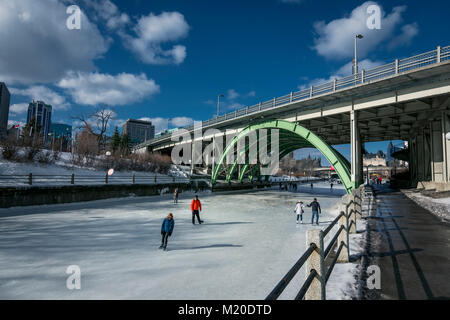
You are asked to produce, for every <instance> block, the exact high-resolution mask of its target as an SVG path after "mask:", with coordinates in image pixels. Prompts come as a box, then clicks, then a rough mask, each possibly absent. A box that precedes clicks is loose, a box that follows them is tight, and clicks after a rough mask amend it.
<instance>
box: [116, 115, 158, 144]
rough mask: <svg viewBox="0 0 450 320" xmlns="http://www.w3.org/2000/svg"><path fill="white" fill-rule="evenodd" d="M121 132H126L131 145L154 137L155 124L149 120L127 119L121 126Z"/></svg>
mask: <svg viewBox="0 0 450 320" xmlns="http://www.w3.org/2000/svg"><path fill="white" fill-rule="evenodd" d="M122 132H123V133H125V134H128V136H129V137H130V141H131V143H132V144H133V145H135V144H139V143H141V142H144V141H146V140H151V139H153V138H154V137H155V126H154V125H152V123H151V122H150V121H143V120H135V119H128V120H127V121H126V122H125V123H124V124H123V127H122Z"/></svg>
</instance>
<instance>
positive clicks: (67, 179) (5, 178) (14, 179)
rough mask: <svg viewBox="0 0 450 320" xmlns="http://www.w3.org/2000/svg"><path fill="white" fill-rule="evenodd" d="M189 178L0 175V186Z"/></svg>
mask: <svg viewBox="0 0 450 320" xmlns="http://www.w3.org/2000/svg"><path fill="white" fill-rule="evenodd" d="M189 182H190V179H189V178H182V177H171V176H166V175H158V174H154V175H148V176H139V175H135V174H133V175H131V176H108V174H105V175H75V174H71V175H34V174H32V173H29V174H28V175H0V187H7V186H18V185H30V186H31V185H40V186H43V185H49V186H52V185H103V184H173V183H189Z"/></svg>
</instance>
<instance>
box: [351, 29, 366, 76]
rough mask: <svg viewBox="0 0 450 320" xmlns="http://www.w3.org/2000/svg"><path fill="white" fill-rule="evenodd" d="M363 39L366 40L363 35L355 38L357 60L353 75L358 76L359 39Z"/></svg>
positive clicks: (354, 62)
mask: <svg viewBox="0 0 450 320" xmlns="http://www.w3.org/2000/svg"><path fill="white" fill-rule="evenodd" d="M362 38H364V36H363V35H362V34H357V35H356V36H355V59H354V60H353V74H358V39H362Z"/></svg>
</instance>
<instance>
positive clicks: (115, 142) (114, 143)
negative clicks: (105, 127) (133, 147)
mask: <svg viewBox="0 0 450 320" xmlns="http://www.w3.org/2000/svg"><path fill="white" fill-rule="evenodd" d="M120 146H121V138H120V135H119V129H118V128H117V127H116V128H115V129H114V134H113V136H112V139H111V149H112V151H113V152H116V151H117V150H118V149H119V148H120Z"/></svg>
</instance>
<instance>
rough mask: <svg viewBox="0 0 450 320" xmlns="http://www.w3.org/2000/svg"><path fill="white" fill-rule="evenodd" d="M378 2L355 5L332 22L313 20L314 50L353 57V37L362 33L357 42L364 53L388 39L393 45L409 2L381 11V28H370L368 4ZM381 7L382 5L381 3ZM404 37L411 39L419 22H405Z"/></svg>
mask: <svg viewBox="0 0 450 320" xmlns="http://www.w3.org/2000/svg"><path fill="white" fill-rule="evenodd" d="M370 5H378V4H377V3H376V2H373V1H368V2H365V3H363V4H362V5H360V6H359V7H357V8H355V9H354V10H353V11H352V12H351V14H350V15H349V16H347V17H344V18H340V19H336V20H333V21H331V22H329V23H325V22H324V21H319V22H316V23H315V24H314V29H315V32H316V33H317V38H316V39H315V40H314V42H315V44H314V46H313V48H314V50H316V51H317V53H318V54H319V55H321V56H324V57H326V58H330V59H343V58H350V57H353V55H354V39H355V38H354V37H355V35H356V34H359V33H360V34H363V35H364V39H362V40H360V41H359V42H358V47H359V54H360V55H361V56H365V55H366V54H367V53H368V52H370V51H371V50H373V49H375V48H377V47H378V46H380V45H381V44H384V43H387V45H388V46H391V43H392V42H391V41H392V37H393V36H394V35H395V32H396V29H397V27H398V26H400V25H401V23H402V21H403V17H402V14H403V13H404V12H405V10H406V6H399V7H394V8H393V9H392V12H391V13H389V14H386V13H385V12H383V11H382V12H381V16H382V17H381V29H380V30H376V29H374V30H370V29H368V28H367V19H368V18H369V16H370V15H369V14H367V7H368V6H370ZM378 6H379V5H378ZM380 8H381V6H380ZM402 29H403V30H402V36H401V40H402V42H403V43H408V42H410V41H411V39H412V38H413V37H414V36H415V35H416V34H417V32H418V27H417V25H416V24H412V25H409V26H403V28H402Z"/></svg>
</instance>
